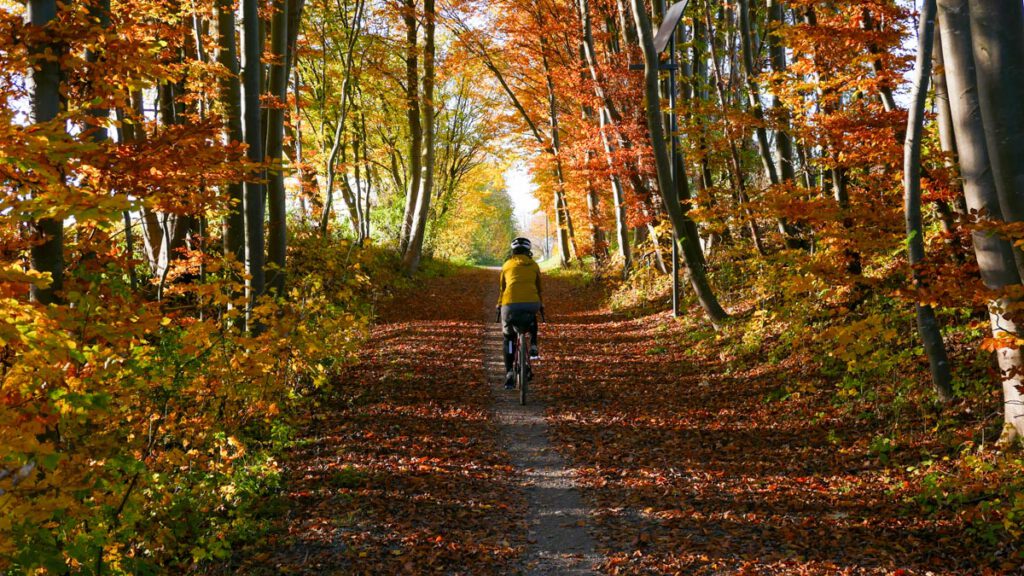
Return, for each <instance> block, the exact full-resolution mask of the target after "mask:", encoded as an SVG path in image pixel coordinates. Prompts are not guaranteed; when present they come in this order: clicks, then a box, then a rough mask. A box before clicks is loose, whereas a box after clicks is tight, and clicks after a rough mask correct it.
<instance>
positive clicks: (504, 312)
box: [498, 238, 544, 389]
mask: <svg viewBox="0 0 1024 576" xmlns="http://www.w3.org/2000/svg"><path fill="white" fill-rule="evenodd" d="M531 247H532V246H531V245H530V240H529V239H527V238H516V239H515V240H513V241H512V253H511V255H509V257H508V260H505V264H504V265H503V266H502V267H501V280H500V284H499V291H498V308H500V309H501V325H502V332H503V333H504V336H505V338H504V345H503V351H504V354H505V388H509V389H511V388H515V373H514V372H513V371H512V362H513V361H514V358H513V355H512V347H513V342H515V340H516V332H515V329H514V328H513V317H514V316H518V315H523V314H528V315H529V316H530V317H531V322H530V357H531V358H537V357H538V352H537V312H538V311H542V312H543V310H544V303H543V301H542V300H541V292H540V266H538V265H537V263H536V262H534V260H533V252H532V251H531V250H530V249H531Z"/></svg>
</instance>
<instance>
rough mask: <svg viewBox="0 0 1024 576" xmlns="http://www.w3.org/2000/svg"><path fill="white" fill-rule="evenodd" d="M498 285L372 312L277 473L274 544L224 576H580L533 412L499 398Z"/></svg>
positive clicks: (408, 297)
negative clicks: (351, 356)
mask: <svg viewBox="0 0 1024 576" xmlns="http://www.w3.org/2000/svg"><path fill="white" fill-rule="evenodd" d="M497 281H498V272H497V271H496V270H494V269H467V270H460V271H459V272H458V273H456V274H454V275H452V276H447V277H438V278H427V279H418V280H417V283H418V285H417V286H416V287H415V288H414V289H413V290H409V291H405V292H403V293H400V294H398V295H397V296H395V297H394V298H392V299H390V300H388V301H387V302H386V303H385V304H383V305H382V306H381V309H380V310H379V311H378V312H379V314H378V319H377V322H376V323H375V324H374V326H373V327H372V329H371V334H370V338H369V339H368V341H367V342H366V343H365V344H364V345H363V346H362V349H361V351H360V353H359V358H358V359H357V360H356V361H355V362H353V363H352V364H351V365H350V366H347V367H346V368H344V370H343V372H342V374H341V376H340V377H339V378H338V379H337V381H335V382H334V383H332V384H330V385H328V386H326V387H325V388H324V389H323V390H322V391H321V392H319V393H318V395H317V399H318V403H317V404H316V405H314V406H311V407H310V413H309V414H307V415H305V416H304V420H305V421H306V422H307V423H306V424H305V425H304V426H303V428H302V429H300V430H297V431H296V434H295V441H294V442H293V447H292V448H291V449H290V450H289V452H288V454H286V455H285V457H284V458H283V461H282V462H281V464H280V467H281V469H282V470H283V471H284V473H285V479H286V482H285V486H286V492H285V493H284V494H283V495H282V496H281V497H280V498H278V499H277V500H276V501H274V502H271V503H268V504H262V507H263V508H265V512H266V515H265V516H266V517H267V518H268V520H270V521H271V522H273V523H274V525H275V529H274V530H272V532H271V534H270V536H269V538H264V539H263V541H262V542H260V543H259V544H255V545H252V546H251V547H249V548H247V549H244V550H240V551H238V552H236V554H235V555H234V557H233V558H232V561H231V562H230V563H229V565H228V566H226V567H225V568H226V571H227V572H233V573H236V574H247V575H248V574H256V575H263V574H268V575H269V574H309V575H317V576H320V575H334V574H338V575H342V574H344V575H346V576H347V575H364V574H365V575H385V574H387V575H390V574H443V575H473V576H476V575H489V574H493V575H522V574H527V575H548V574H551V575H554V574H565V575H573V574H590V573H592V569H591V567H592V566H593V565H594V564H596V559H595V558H594V556H593V549H594V546H593V542H592V541H591V540H590V537H589V535H588V534H587V532H586V530H585V528H584V527H583V526H581V524H585V523H586V521H585V518H586V512H585V509H584V506H583V504H582V503H581V498H580V496H579V494H578V493H577V492H575V491H574V490H572V488H571V485H572V481H571V475H570V473H569V472H568V471H567V470H566V468H565V464H564V462H563V461H562V460H561V458H560V456H559V455H558V454H557V453H555V451H554V450H553V449H552V446H551V445H549V444H548V430H547V427H546V423H545V418H544V409H543V404H542V401H541V400H539V399H538V398H536V397H532V398H531V399H530V404H529V405H528V406H526V407H520V406H519V405H518V400H517V399H518V395H517V394H516V393H513V392H508V391H505V390H503V389H501V384H502V383H501V381H500V378H501V372H502V370H503V368H502V367H501V366H500V364H501V359H500V352H501V341H500V330H499V329H498V324H496V323H495V322H494V302H495V300H496V296H497V295H496V287H497ZM555 282H556V283H557V282H559V281H558V280H555ZM538 380H543V376H540V377H539V378H538Z"/></svg>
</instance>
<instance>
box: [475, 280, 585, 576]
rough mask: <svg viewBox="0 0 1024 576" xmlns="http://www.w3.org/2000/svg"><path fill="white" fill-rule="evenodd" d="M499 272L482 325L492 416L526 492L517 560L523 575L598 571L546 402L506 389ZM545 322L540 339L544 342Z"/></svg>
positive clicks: (539, 364)
mask: <svg viewBox="0 0 1024 576" xmlns="http://www.w3.org/2000/svg"><path fill="white" fill-rule="evenodd" d="M497 280H498V277H497V274H495V276H494V282H493V284H492V286H493V288H492V289H491V290H490V291H489V293H490V294H491V295H492V298H491V299H490V300H489V302H488V303H487V304H486V305H485V309H484V314H485V315H487V316H490V319H491V322H489V323H488V324H487V325H486V329H485V334H486V336H485V338H484V348H483V356H484V361H485V364H486V372H487V376H488V382H489V383H490V386H491V391H492V395H493V396H494V414H495V417H496V419H497V421H498V424H499V427H500V430H501V436H502V446H503V447H504V448H505V449H506V450H507V451H508V452H509V455H510V456H511V458H512V463H513V464H514V465H515V467H516V468H517V469H518V470H519V472H520V479H521V482H522V489H523V491H524V492H525V495H526V502H527V509H526V523H527V529H528V532H527V546H526V553H525V555H524V557H523V559H522V561H521V563H522V570H523V573H524V574H527V575H537V576H541V575H549V574H550V575H558V574H564V575H567V576H583V575H586V574H596V572H595V568H596V566H597V563H598V556H597V554H596V553H595V551H594V541H593V539H592V538H591V537H590V534H589V533H588V532H587V526H588V525H589V524H590V522H589V520H588V519H589V517H590V514H589V511H588V509H587V507H586V506H585V505H584V503H583V501H582V499H581V497H580V494H579V492H578V491H577V489H576V486H575V480H574V477H573V474H572V471H571V470H570V469H569V468H568V466H567V464H566V462H565V459H564V458H562V456H561V454H559V453H558V452H557V451H556V450H555V447H554V446H553V445H552V444H551V442H550V440H549V435H550V431H549V428H548V424H547V419H546V418H545V405H544V402H543V401H542V400H541V399H540V398H539V397H538V396H537V395H536V394H530V393H529V392H530V390H529V389H528V390H527V392H528V394H527V401H526V405H525V406H524V405H521V404H520V403H519V393H518V391H510V390H505V389H504V383H505V365H504V361H503V359H502V353H501V347H502V335H501V325H500V324H498V323H497V322H493V317H494V307H493V306H492V305H490V302H494V301H496V300H497ZM543 331H544V325H541V333H540V335H539V337H538V340H539V341H540V342H541V344H543V343H544V340H543V338H544V336H543ZM542 354H543V352H542ZM533 364H534V366H533V367H534V373H535V374H536V375H537V376H536V380H535V381H536V382H537V383H539V382H540V381H541V380H542V379H543V378H544V372H545V371H544V362H543V356H542V357H541V360H540V361H535V362H534V363H533Z"/></svg>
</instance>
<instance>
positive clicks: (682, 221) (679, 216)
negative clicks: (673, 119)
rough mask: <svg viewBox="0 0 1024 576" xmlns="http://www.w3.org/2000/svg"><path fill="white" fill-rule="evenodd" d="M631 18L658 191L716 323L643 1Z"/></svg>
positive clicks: (717, 308) (637, 1)
mask: <svg viewBox="0 0 1024 576" xmlns="http://www.w3.org/2000/svg"><path fill="white" fill-rule="evenodd" d="M631 3H632V8H633V18H634V19H635V21H636V28H637V31H638V32H639V34H640V39H641V47H642V48H643V55H644V87H645V93H646V97H647V127H648V130H650V137H651V145H652V147H653V149H654V159H655V167H656V169H657V174H658V190H659V191H660V192H661V198H662V201H663V202H664V203H665V209H666V211H668V214H669V218H670V219H671V221H672V226H673V227H674V228H675V231H676V236H677V237H678V238H679V241H680V243H681V244H682V252H683V260H684V262H685V263H686V266H687V268H689V277H690V282H691V284H692V285H693V291H694V293H695V294H696V295H697V300H698V301H699V302H700V304H701V307H702V308H703V309H704V312H705V314H707V317H708V319H709V320H710V321H711V323H712V324H713V325H715V326H717V325H718V324H719V323H721V322H722V321H724V320H725V319H726V318H728V314H726V312H725V310H724V309H723V308H722V306H721V305H720V304H719V303H718V299H717V298H716V297H715V294H714V292H713V291H712V289H711V286H710V284H709V283H708V281H707V274H706V272H705V271H704V268H703V267H702V266H701V265H700V259H699V257H698V256H697V251H699V250H700V245H699V239H698V238H691V237H689V232H688V229H687V226H686V215H685V214H683V211H682V208H681V207H680V205H679V198H677V197H676V195H675V193H674V192H675V186H674V185H673V182H672V166H671V159H670V158H669V155H668V150H667V149H666V147H665V129H664V126H663V125H662V121H661V98H660V97H659V95H658V60H659V59H658V54H657V52H655V49H654V33H653V31H652V30H651V20H650V17H649V16H648V14H647V8H646V7H645V6H644V2H643V0H631Z"/></svg>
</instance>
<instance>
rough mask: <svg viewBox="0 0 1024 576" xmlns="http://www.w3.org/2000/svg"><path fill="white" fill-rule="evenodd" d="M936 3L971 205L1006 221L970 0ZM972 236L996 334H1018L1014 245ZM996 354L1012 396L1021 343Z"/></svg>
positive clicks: (1021, 363) (1023, 365)
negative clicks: (984, 110) (1013, 310)
mask: <svg viewBox="0 0 1024 576" xmlns="http://www.w3.org/2000/svg"><path fill="white" fill-rule="evenodd" d="M938 8H939V25H940V32H941V34H942V55H943V60H944V62H945V64H946V70H945V72H946V74H945V76H946V82H947V87H948V90H947V92H948V93H949V97H950V100H949V103H950V109H951V111H952V118H953V134H954V135H955V138H956V147H957V151H958V153H959V154H958V160H959V164H960V175H961V178H962V179H963V182H964V196H965V199H966V201H967V208H968V209H969V210H971V211H978V212H981V213H984V214H987V215H988V220H989V221H992V222H994V223H999V222H1003V221H1004V218H1003V213H1002V208H1001V207H1000V204H999V195H998V192H997V191H996V182H995V178H994V175H993V172H992V169H991V163H990V160H989V152H988V147H987V144H986V138H985V126H984V122H983V120H982V117H981V104H980V101H979V96H978V85H977V75H976V72H975V63H974V62H975V59H974V48H973V42H972V34H971V26H970V18H969V14H968V3H967V0H938ZM940 128H941V125H940ZM972 240H973V243H974V254H975V257H976V259H977V261H978V267H979V269H980V271H981V280H982V282H983V283H984V284H985V286H986V287H987V288H989V289H990V290H992V291H994V292H996V293H997V294H1001V295H1000V296H997V297H996V298H995V299H994V300H993V301H991V302H989V317H990V319H991V326H992V334H993V336H996V337H999V336H1000V335H1001V334H1003V333H1007V332H1008V333H1011V334H1016V333H1017V327H1016V323H1015V322H1014V321H1013V320H1012V319H1011V318H1010V317H1009V316H1008V315H1007V311H1008V310H1009V308H1010V307H1011V306H1019V303H1018V302H1016V299H1015V298H1014V297H1013V296H1012V294H1014V293H1019V291H1020V289H1021V288H1020V284H1021V277H1020V273H1019V272H1018V270H1017V265H1016V262H1015V260H1014V256H1013V252H1014V250H1013V247H1012V246H1011V245H1010V242H1009V241H1008V240H1007V239H1006V238H1004V237H1002V236H1000V235H999V234H996V233H993V232H991V231H987V230H978V231H975V232H973V234H972ZM996 357H997V359H998V362H999V366H1000V369H1001V370H1002V371H1003V382H1002V386H1003V393H1004V398H1008V397H1012V395H1013V394H1014V393H1015V392H1016V386H1019V385H1020V384H1021V376H1020V370H1021V369H1024V358H1022V357H1021V354H1020V350H1019V349H1018V348H1010V347H1006V348H1000V349H998V350H997V351H996ZM1018 407H1019V405H1016V404H1013V405H1011V404H1008V405H1007V406H1006V410H1005V415H1006V416H1007V417H1008V418H1009V419H1008V420H1007V424H1008V425H1009V426H1008V427H1007V428H1005V431H1006V432H1007V434H1006V436H1005V439H1006V440H1012V439H1013V438H1014V437H1016V436H1017V435H1018V434H1019V432H1018V431H1017V428H1016V427H1015V426H1014V423H1013V420H1014V419H1015V418H1014V416H1015V414H1014V412H1015V411H1016V409H1017V408H1018Z"/></svg>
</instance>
